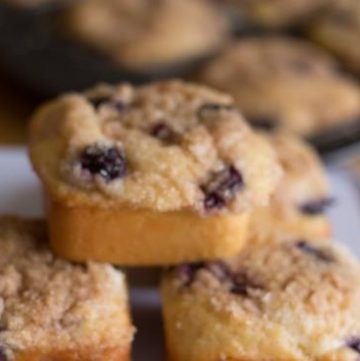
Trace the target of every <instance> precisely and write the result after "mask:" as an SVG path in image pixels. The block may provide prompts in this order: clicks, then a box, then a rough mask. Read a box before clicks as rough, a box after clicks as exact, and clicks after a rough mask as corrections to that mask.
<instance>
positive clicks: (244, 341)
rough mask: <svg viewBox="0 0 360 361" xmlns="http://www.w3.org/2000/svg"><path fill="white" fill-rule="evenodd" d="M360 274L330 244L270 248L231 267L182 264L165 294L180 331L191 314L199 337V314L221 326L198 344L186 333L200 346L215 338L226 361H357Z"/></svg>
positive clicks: (168, 279) (251, 251) (255, 250)
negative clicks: (243, 360) (235, 360)
mask: <svg viewBox="0 0 360 361" xmlns="http://www.w3.org/2000/svg"><path fill="white" fill-rule="evenodd" d="M359 272H360V266H359V264H358V263H357V262H356V261H355V260H354V259H353V258H352V257H351V256H350V255H349V254H347V252H346V251H344V250H343V249H341V248H339V247H337V246H335V245H332V244H330V243H328V242H321V241H319V242H317V243H316V244H314V243H309V242H306V241H301V240H300V241H293V242H288V243H277V242H272V243H268V244H262V245H259V246H250V247H248V248H247V249H246V250H245V251H244V252H242V253H241V254H240V255H239V256H238V257H237V258H235V259H233V260H231V261H226V262H224V261H221V262H210V263H203V264H192V265H183V266H178V267H177V268H175V269H172V270H171V271H170V272H168V274H167V275H166V276H165V279H164V283H163V286H164V288H163V290H164V295H165V300H166V302H172V303H171V304H172V307H173V310H175V311H174V312H173V313H172V315H173V316H174V317H175V318H176V317H177V316H176V315H177V314H179V319H175V320H174V322H178V324H177V328H178V330H179V333H181V332H182V331H181V330H182V327H183V326H185V325H186V324H183V323H182V322H183V320H182V319H181V317H184V315H185V314H186V312H188V317H189V318H192V317H194V322H193V324H192V326H193V328H194V329H195V331H194V332H198V329H196V328H197V324H196V322H197V321H196V317H197V315H196V314H193V313H196V312H197V311H198V312H199V313H198V314H199V316H198V317H201V318H202V322H204V319H208V318H210V319H211V320H212V321H213V322H214V323H215V324H214V325H213V327H211V329H207V330H205V331H204V330H203V333H202V334H201V335H200V336H199V337H198V338H196V337H194V335H191V332H192V331H191V330H189V329H188V330H187V331H186V332H188V333H189V332H190V336H189V337H194V341H193V342H195V343H197V340H198V341H199V343H198V345H199V347H201V346H200V345H206V343H207V341H209V340H211V339H216V340H217V344H219V345H221V348H222V350H223V352H224V353H223V357H224V359H249V360H260V359H262V357H263V355H264V354H266V357H267V359H268V360H299V361H300V360H304V361H305V360H306V361H310V360H344V361H345V360H349V361H355V360H357V359H358V358H359V345H360V337H359V335H360V310H359V307H358V305H359V302H360V282H359ZM166 305H167V307H170V303H167V304H166ZM186 310H187V311H186ZM200 310H201V311H200ZM220 324H221V326H220ZM188 326H189V325H188ZM184 332H185V330H184Z"/></svg>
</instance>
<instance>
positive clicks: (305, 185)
mask: <svg viewBox="0 0 360 361" xmlns="http://www.w3.org/2000/svg"><path fill="white" fill-rule="evenodd" d="M264 136H265V137H266V138H267V139H268V140H269V141H270V142H271V144H272V146H273V147H274V149H275V151H276V153H277V155H278V158H279V162H280V165H281V166H282V168H283V176H282V178H281V180H280V182H279V184H278V186H277V188H276V191H275V193H274V195H273V197H272V200H271V204H270V207H262V208H258V209H256V210H255V211H254V212H253V215H252V217H251V222H250V238H251V239H253V240H257V241H261V242H264V241H269V240H271V239H280V238H282V239H284V240H286V239H289V238H292V237H298V238H304V239H308V240H309V239H311V240H316V239H327V238H329V237H330V235H331V226H330V222H329V220H328V218H327V217H326V215H325V211H326V209H327V208H328V207H329V206H330V205H331V204H332V197H331V194H330V186H329V182H328V179H327V175H326V173H325V169H324V167H323V165H322V163H321V160H320V158H319V157H318V155H317V153H316V152H315V151H314V149H313V148H312V147H311V146H310V145H309V144H307V143H306V142H305V141H303V140H302V139H301V138H299V137H297V136H295V135H292V134H289V133H287V132H272V133H269V134H265V133H264Z"/></svg>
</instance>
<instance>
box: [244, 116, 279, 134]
mask: <svg viewBox="0 0 360 361" xmlns="http://www.w3.org/2000/svg"><path fill="white" fill-rule="evenodd" d="M248 119H249V123H250V124H251V125H252V126H253V127H254V128H256V129H259V130H264V131H267V132H273V131H275V130H276V129H277V127H278V122H276V121H275V120H274V118H272V117H269V116H257V117H250V118H248Z"/></svg>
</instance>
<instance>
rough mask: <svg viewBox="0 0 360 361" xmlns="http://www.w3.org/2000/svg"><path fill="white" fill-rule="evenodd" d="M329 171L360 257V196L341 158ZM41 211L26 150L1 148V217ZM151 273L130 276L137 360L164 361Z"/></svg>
mask: <svg viewBox="0 0 360 361" xmlns="http://www.w3.org/2000/svg"><path fill="white" fill-rule="evenodd" d="M328 170H329V174H330V178H331V181H332V185H333V193H334V198H335V200H336V202H335V205H334V207H333V208H332V210H331V211H330V217H331V219H332V221H333V225H334V231H335V238H336V239H338V240H339V241H341V242H343V243H345V244H347V245H348V246H349V247H351V248H352V249H353V250H354V252H355V253H356V254H357V255H358V256H360V235H359V234H360V232H359V231H360V203H359V201H360V194H359V193H358V192H357V189H356V188H355V186H354V184H352V182H351V179H350V178H349V177H348V175H347V174H346V172H345V170H344V169H343V168H341V166H340V165H339V160H338V159H337V160H336V161H335V160H333V161H332V162H331V163H330V165H329V167H328ZM42 209H43V207H42V197H41V191H40V186H39V183H38V181H37V179H36V177H35V175H34V173H33V172H32V170H31V167H30V165H29V163H28V160H27V154H26V151H25V149H23V148H0V214H1V213H7V214H21V215H24V216H40V215H42V214H43V211H42ZM152 273H153V271H149V270H144V269H143V270H141V269H140V270H133V271H131V272H130V274H129V277H130V280H131V283H132V285H134V284H137V286H136V287H134V286H133V287H132V289H131V305H132V311H133V317H134V322H135V325H136V326H137V328H138V333H137V335H136V337H135V345H134V360H135V361H148V360H159V361H160V360H164V355H163V344H162V339H163V338H162V330H161V315H160V307H159V298H158V295H157V292H156V290H155V289H154V288H153V289H149V288H148V289H147V288H144V287H140V284H141V282H139V280H142V279H149V276H150V278H151V277H152V275H151V274H152ZM155 273H156V272H155ZM155 276H156V275H155ZM153 278H154V277H153Z"/></svg>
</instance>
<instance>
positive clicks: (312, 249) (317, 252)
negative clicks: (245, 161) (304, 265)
mask: <svg viewBox="0 0 360 361" xmlns="http://www.w3.org/2000/svg"><path fill="white" fill-rule="evenodd" d="M296 247H297V248H299V249H300V250H302V251H303V252H305V253H307V254H309V255H312V256H314V257H315V258H317V259H319V260H321V261H324V262H333V261H334V257H333V255H332V254H330V253H329V252H327V251H325V250H323V249H321V248H319V247H317V246H315V245H314V244H310V243H309V242H306V241H299V242H297V243H296Z"/></svg>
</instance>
